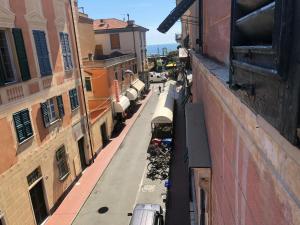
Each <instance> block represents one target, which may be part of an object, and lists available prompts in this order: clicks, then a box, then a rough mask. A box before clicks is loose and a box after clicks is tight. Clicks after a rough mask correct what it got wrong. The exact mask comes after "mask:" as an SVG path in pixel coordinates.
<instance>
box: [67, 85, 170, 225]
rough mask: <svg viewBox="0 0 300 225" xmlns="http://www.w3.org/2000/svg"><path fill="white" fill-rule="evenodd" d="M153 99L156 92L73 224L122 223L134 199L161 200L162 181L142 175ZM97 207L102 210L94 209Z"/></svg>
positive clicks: (127, 219)
mask: <svg viewBox="0 0 300 225" xmlns="http://www.w3.org/2000/svg"><path fill="white" fill-rule="evenodd" d="M155 89H156V88H155ZM157 99H158V95H157V92H156V93H154V94H153V96H152V97H151V98H150V99H149V102H148V103H147V105H146V107H145V108H144V110H143V111H142V112H141V114H140V116H139V118H138V119H137V121H136V122H135V124H134V125H133V126H132V128H131V130H130V131H129V133H128V134H127V136H126V138H125V140H124V142H123V143H122V144H121V146H120V148H119V151H118V152H117V153H116V155H115V156H114V158H113V160H112V161H111V163H110V165H109V166H108V168H107V169H106V171H105V172H104V174H103V175H102V177H101V178H100V180H99V181H98V182H97V184H96V186H95V188H94V190H93V191H92V193H91V194H90V196H89V198H88V200H87V201H86V203H85V204H84V206H83V207H82V209H81V210H80V212H79V214H78V215H77V217H76V218H75V220H74V222H73V224H74V225H93V224H95V225H96V224H97V225H99V224H105V225H126V224H129V220H130V217H128V216H127V213H128V212H132V209H133V207H134V205H135V204H136V203H137V202H145V203H147V202H151V203H159V204H162V198H161V194H162V193H164V192H165V189H164V188H163V182H161V181H154V182H153V181H150V180H148V179H147V178H146V172H147V171H146V166H147V160H146V156H147V153H146V151H147V148H148V144H149V142H150V139H151V126H150V120H151V117H152V115H153V113H154V110H155V107H156V102H157ZM100 208H102V210H103V212H102V214H101V213H99V212H98V210H99V209H100Z"/></svg>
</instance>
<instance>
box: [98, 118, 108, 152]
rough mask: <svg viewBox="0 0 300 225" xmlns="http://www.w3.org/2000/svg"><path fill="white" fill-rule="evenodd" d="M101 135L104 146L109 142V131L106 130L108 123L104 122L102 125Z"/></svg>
mask: <svg viewBox="0 0 300 225" xmlns="http://www.w3.org/2000/svg"><path fill="white" fill-rule="evenodd" d="M100 130H101V137H102V148H104V147H105V146H106V145H107V143H108V137H107V131H106V123H103V124H102V125H101V127H100Z"/></svg>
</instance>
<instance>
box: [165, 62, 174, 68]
mask: <svg viewBox="0 0 300 225" xmlns="http://www.w3.org/2000/svg"><path fill="white" fill-rule="evenodd" d="M166 67H176V63H169V64H167V65H166Z"/></svg>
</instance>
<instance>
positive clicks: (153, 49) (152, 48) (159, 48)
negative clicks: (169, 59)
mask: <svg viewBox="0 0 300 225" xmlns="http://www.w3.org/2000/svg"><path fill="white" fill-rule="evenodd" d="M178 45H179V44H178V43H164V44H149V45H147V55H157V54H160V55H162V54H163V49H164V48H166V49H167V53H168V52H171V51H175V50H177V46H178Z"/></svg>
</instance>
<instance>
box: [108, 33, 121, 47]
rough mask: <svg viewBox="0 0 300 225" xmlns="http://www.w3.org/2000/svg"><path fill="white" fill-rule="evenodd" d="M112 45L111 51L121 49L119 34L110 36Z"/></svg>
mask: <svg viewBox="0 0 300 225" xmlns="http://www.w3.org/2000/svg"><path fill="white" fill-rule="evenodd" d="M110 45H111V49H120V48H121V46H120V36H119V34H111V35H110Z"/></svg>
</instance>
